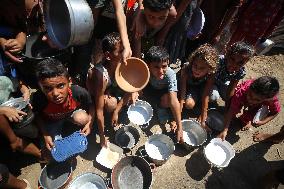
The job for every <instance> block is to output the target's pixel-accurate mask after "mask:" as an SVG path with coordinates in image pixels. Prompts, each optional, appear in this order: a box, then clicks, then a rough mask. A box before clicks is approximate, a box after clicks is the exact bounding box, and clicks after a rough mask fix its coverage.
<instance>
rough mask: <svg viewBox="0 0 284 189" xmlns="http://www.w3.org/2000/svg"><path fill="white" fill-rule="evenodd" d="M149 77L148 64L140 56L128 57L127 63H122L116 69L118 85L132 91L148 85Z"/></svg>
mask: <svg viewBox="0 0 284 189" xmlns="http://www.w3.org/2000/svg"><path fill="white" fill-rule="evenodd" d="M149 78H150V72H149V69H148V66H147V64H146V63H145V62H144V61H143V60H141V59H139V58H134V57H131V58H128V59H127V65H125V64H123V63H121V64H119V65H118V66H117V68H116V70H115V80H116V83H117V85H118V86H119V87H120V88H121V89H122V90H124V91H126V92H130V93H132V92H137V91H140V90H142V89H143V88H144V87H145V86H146V85H147V83H148V81H149Z"/></svg>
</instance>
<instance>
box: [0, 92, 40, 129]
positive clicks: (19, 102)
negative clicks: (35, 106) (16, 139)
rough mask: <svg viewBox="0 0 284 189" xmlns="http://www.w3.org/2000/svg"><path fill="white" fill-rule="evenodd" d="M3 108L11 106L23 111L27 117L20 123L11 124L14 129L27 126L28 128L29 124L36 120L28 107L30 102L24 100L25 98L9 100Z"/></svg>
mask: <svg viewBox="0 0 284 189" xmlns="http://www.w3.org/2000/svg"><path fill="white" fill-rule="evenodd" d="M1 106H9V107H13V108H16V109H17V110H21V111H23V112H25V113H27V115H25V116H23V119H22V120H21V121H20V122H11V125H12V127H13V128H14V129H20V128H23V127H25V126H27V125H28V124H29V123H31V122H32V121H33V119H34V113H33V111H32V109H31V108H30V106H29V105H28V102H27V101H25V100H24V98H23V97H20V98H13V99H11V100H8V101H6V102H4V103H3V104H1Z"/></svg>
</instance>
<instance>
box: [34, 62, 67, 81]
mask: <svg viewBox="0 0 284 189" xmlns="http://www.w3.org/2000/svg"><path fill="white" fill-rule="evenodd" d="M35 72H36V78H37V81H41V80H44V79H47V78H53V77H58V76H64V77H66V78H69V73H68V71H67V69H66V68H65V66H64V65H63V64H62V63H61V62H60V61H59V60H57V59H53V58H47V59H45V60H42V61H41V62H39V63H38V64H37V65H36V70H35Z"/></svg>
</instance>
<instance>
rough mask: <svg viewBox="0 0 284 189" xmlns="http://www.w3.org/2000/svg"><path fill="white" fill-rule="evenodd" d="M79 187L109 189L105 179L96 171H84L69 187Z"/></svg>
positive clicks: (75, 188) (69, 188)
mask: <svg viewBox="0 0 284 189" xmlns="http://www.w3.org/2000/svg"><path fill="white" fill-rule="evenodd" d="M78 188H88V189H91V188H97V189H107V188H108V187H107V185H106V184H105V181H104V179H103V178H102V177H101V176H99V175H97V174H95V173H84V174H82V175H80V176H78V177H76V178H75V179H74V180H73V181H72V182H71V184H70V185H69V187H68V189H78Z"/></svg>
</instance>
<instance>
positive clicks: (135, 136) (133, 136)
mask: <svg viewBox="0 0 284 189" xmlns="http://www.w3.org/2000/svg"><path fill="white" fill-rule="evenodd" d="M139 139H140V134H139V131H138V130H137V129H136V128H135V127H133V126H130V125H127V126H123V127H121V128H119V129H118V130H117V131H116V133H115V137H114V141H115V143H116V144H117V145H118V146H120V147H121V148H123V149H129V150H130V149H131V148H133V147H134V146H135V145H136V144H137V143H138V141H139Z"/></svg>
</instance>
